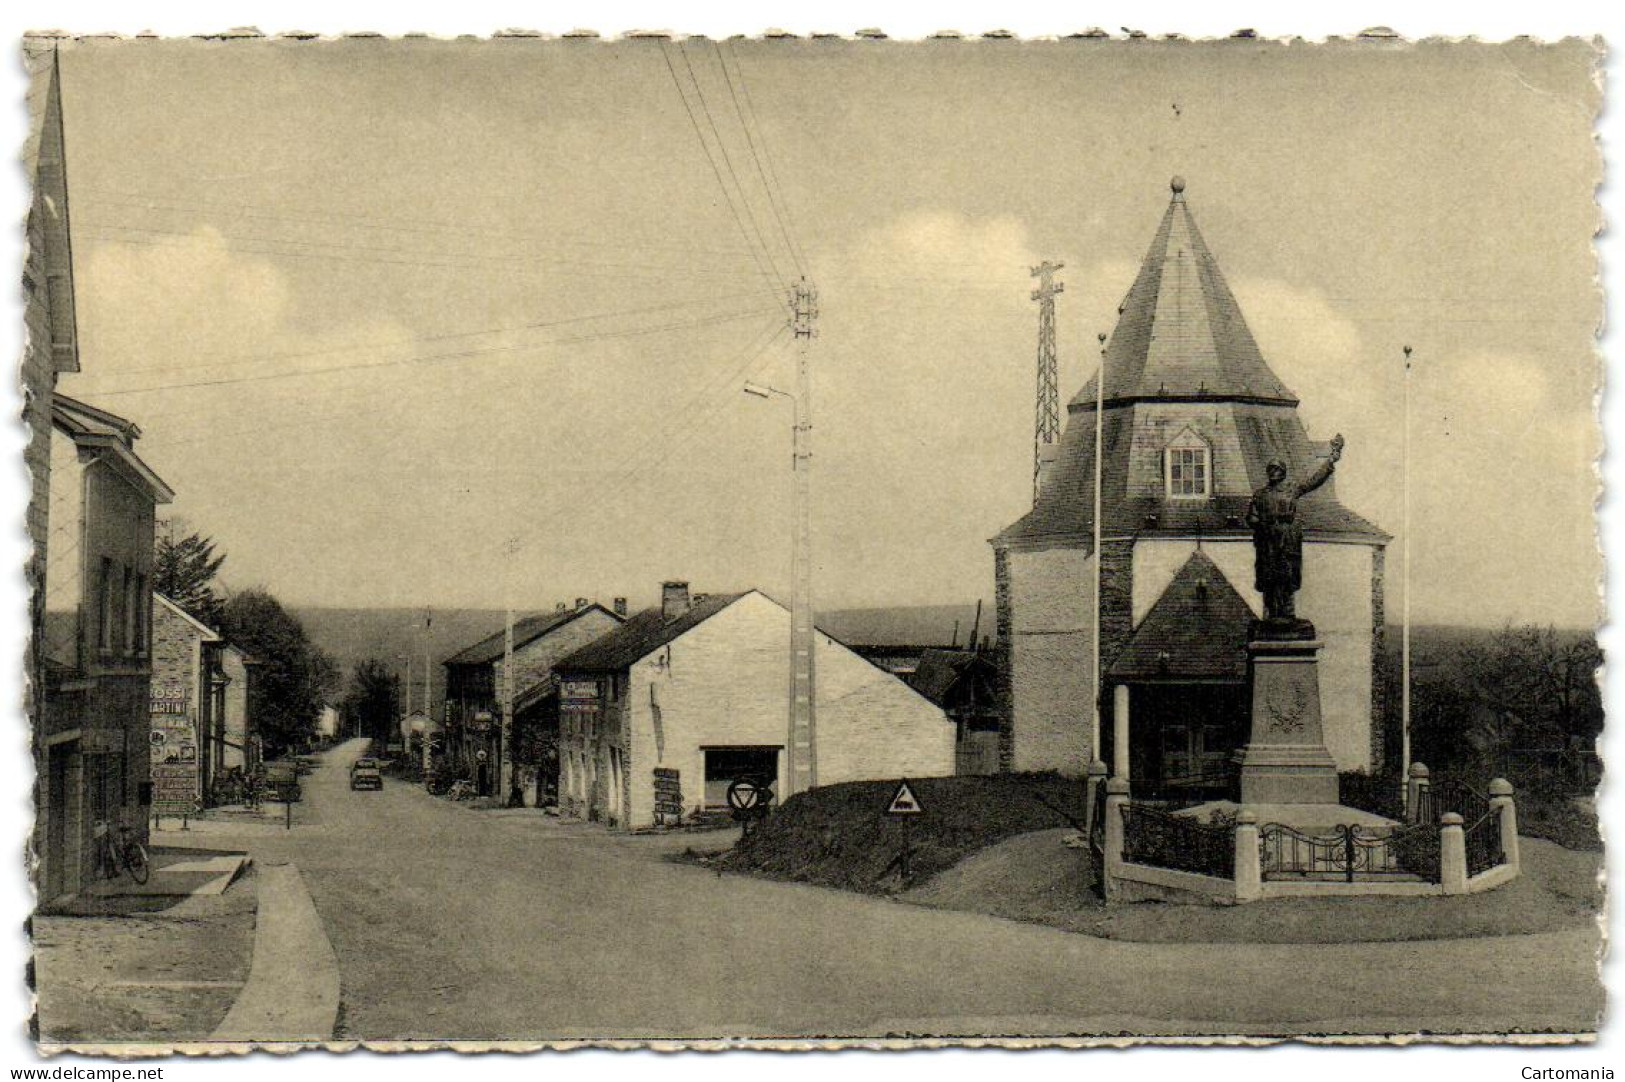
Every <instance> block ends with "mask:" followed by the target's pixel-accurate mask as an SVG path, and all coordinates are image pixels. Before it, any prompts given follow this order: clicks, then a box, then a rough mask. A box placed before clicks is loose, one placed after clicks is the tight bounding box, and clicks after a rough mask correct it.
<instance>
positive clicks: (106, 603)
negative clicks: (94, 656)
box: [96, 556, 113, 651]
mask: <svg viewBox="0 0 1625 1082" xmlns="http://www.w3.org/2000/svg"><path fill="white" fill-rule="evenodd" d="M112 648H113V561H112V560H111V559H109V558H108V557H106V556H103V557H102V565H101V577H100V578H98V579H97V580H96V649H98V650H104V651H105V650H111V649H112Z"/></svg>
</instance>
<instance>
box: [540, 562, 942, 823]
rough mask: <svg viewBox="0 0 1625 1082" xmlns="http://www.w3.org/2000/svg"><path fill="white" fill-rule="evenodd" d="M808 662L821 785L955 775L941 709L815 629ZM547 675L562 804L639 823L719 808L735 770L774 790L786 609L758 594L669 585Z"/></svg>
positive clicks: (785, 668) (782, 718)
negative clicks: (554, 707) (652, 602)
mask: <svg viewBox="0 0 1625 1082" xmlns="http://www.w3.org/2000/svg"><path fill="white" fill-rule="evenodd" d="M813 659H814V666H815V671H816V673H817V679H816V684H815V695H816V703H815V705H816V708H817V755H818V780H819V783H820V784H825V785H827V784H831V783H834V782H842V781H858V780H864V779H875V778H897V777H903V776H908V777H931V776H939V775H946V774H951V773H953V770H954V730H953V726H952V725H951V724H949V722H948V720H947V718H946V717H945V716H944V715H943V712H942V711H941V709H939V708H938V707H936V706H935V705H933V704H932V703H931V702H930V701H929V700H927V699H925V698H924V697H923V696H921V695H920V694H919V693H918V692H916V691H915V690H914V689H912V688H910V687H909V686H908V685H907V684H905V683H904V682H903V681H902V680H900V679H898V678H897V677H896V676H893V675H892V674H890V673H888V672H886V671H885V670H883V669H881V668H879V667H878V666H876V665H873V664H871V663H870V662H868V661H866V660H864V659H863V658H862V657H859V656H858V655H857V654H855V653H853V652H852V651H851V650H850V649H848V648H847V647H845V646H843V645H842V644H841V643H839V642H837V641H836V640H834V639H833V638H831V637H830V636H829V635H828V634H826V633H824V632H823V631H822V629H820V630H819V632H818V634H817V635H816V641H815V645H814V648H813ZM554 672H555V673H556V674H557V676H558V680H559V696H560V702H559V713H560V722H559V794H560V806H561V807H562V808H563V809H565V810H566V811H567V812H568V813H570V814H573V815H578V816H583V817H585V818H588V819H592V820H597V821H601V822H604V823H606V824H608V825H610V826H614V827H622V828H640V827H647V826H651V825H656V824H663V823H672V822H675V821H676V820H677V819H679V818H682V817H683V816H685V815H693V814H696V813H699V812H703V811H705V810H706V809H721V808H725V807H726V806H727V793H728V786H729V784H730V783H732V782H733V781H735V780H737V779H739V778H745V777H751V778H768V779H772V780H774V781H775V782H776V785H775V786H774V788H775V791H776V792H781V793H782V792H783V791H784V784H785V769H786V763H785V756H784V754H783V752H784V747H785V738H786V733H787V730H788V727H789V709H788V703H787V696H788V694H789V688H790V612H789V610H788V609H786V608H785V607H784V606H783V605H780V604H779V603H778V602H777V601H774V600H773V599H772V598H770V597H768V596H767V595H766V594H764V593H762V592H761V591H759V590H747V591H745V592H744V593H737V594H716V595H711V596H701V597H694V596H691V595H690V593H689V589H688V584H687V583H685V582H667V583H665V584H664V586H663V587H662V593H661V603H660V605H658V606H656V607H654V608H650V609H648V610H646V611H644V612H641V613H638V614H637V615H636V616H633V617H632V618H631V619H629V620H627V621H626V623H625V624H623V625H622V626H621V627H619V628H617V629H616V630H614V631H612V632H610V633H609V634H607V635H605V636H603V637H602V638H600V639H598V640H597V641H596V642H594V643H592V644H591V645H588V646H585V647H583V648H582V649H580V650H578V651H576V652H575V653H573V654H571V655H569V656H568V657H565V658H563V659H561V660H560V661H559V662H558V663H557V664H555V665H554Z"/></svg>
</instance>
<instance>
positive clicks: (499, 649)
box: [442, 598, 626, 800]
mask: <svg viewBox="0 0 1625 1082" xmlns="http://www.w3.org/2000/svg"><path fill="white" fill-rule="evenodd" d="M625 615H626V601H625V599H624V598H616V600H615V610H614V611H612V610H610V609H606V608H604V607H603V606H602V605H599V604H596V603H592V602H589V601H588V600H587V599H586V598H577V599H576V603H575V604H574V605H573V606H571V605H563V604H561V605H559V607H558V608H557V609H555V610H554V611H553V612H549V613H540V614H537V615H534V616H527V617H525V618H524V619H522V620H519V621H516V622H515V624H514V628H513V660H514V689H513V693H514V733H513V746H514V748H515V750H516V756H515V761H516V765H517V766H518V767H519V768H520V773H521V775H522V776H528V777H529V782H528V783H526V782H525V781H524V780H523V777H522V780H521V783H520V787H521V789H530V788H531V787H532V786H533V785H536V784H538V779H540V788H539V789H538V791H537V797H538V798H540V799H544V800H545V799H546V797H547V796H548V795H549V793H550V792H553V791H556V777H557V771H556V766H554V768H553V769H552V770H550V771H543V770H540V768H541V767H542V766H543V765H544V760H546V759H548V758H549V757H548V755H547V749H548V748H550V747H555V746H556V745H557V734H558V701H559V700H558V687H557V682H556V681H555V680H554V678H553V665H554V663H555V662H556V661H558V659H559V658H562V657H564V656H565V655H566V654H569V653H571V652H572V651H574V650H576V649H578V648H580V647H582V646H585V645H586V644H587V643H589V642H592V641H593V640H594V639H597V638H598V637H599V636H601V635H603V634H605V633H606V632H609V631H612V630H614V629H615V628H616V627H618V626H620V623H621V621H622V620H623V619H625ZM506 639H507V630H506V628H504V629H503V630H501V631H498V632H496V633H495V634H493V635H489V636H487V637H486V638H484V639H481V640H480V641H479V642H477V643H475V644H474V645H472V646H468V647H465V648H464V649H462V650H459V651H458V652H457V653H455V654H453V655H452V656H451V657H449V658H447V659H446V660H445V661H444V662H443V663H442V664H443V665H444V666H445V669H446V714H445V717H446V731H447V742H446V754H447V755H448V756H450V757H451V758H452V761H453V763H454V764H455V766H456V768H457V769H458V770H459V772H461V773H464V774H466V776H468V777H469V778H471V779H473V781H474V785H475V790H476V792H478V793H479V794H480V795H481V796H490V795H494V794H495V793H496V790H497V785H498V780H499V779H500V778H501V776H502V766H501V763H502V748H501V743H502V692H503V682H502V670H503V656H504V653H505V651H506ZM541 775H548V776H546V777H542V776H541Z"/></svg>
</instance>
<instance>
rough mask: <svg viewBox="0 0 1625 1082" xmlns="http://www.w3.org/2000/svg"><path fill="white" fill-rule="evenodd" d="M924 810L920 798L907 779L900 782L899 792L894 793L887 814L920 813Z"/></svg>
mask: <svg viewBox="0 0 1625 1082" xmlns="http://www.w3.org/2000/svg"><path fill="white" fill-rule="evenodd" d="M924 810H925V809H924V808H923V807H921V806H920V798H919V797H917V796H915V795H914V790H913V789H911V788H909V785H908V782H907V781H906V780H905V781H902V782H900V783H898V786H897V792H895V793H893V794H892V798H891V803H890V804H888V805H887V806H886V814H887V815H919V814H920V813H921V812H923V811H924Z"/></svg>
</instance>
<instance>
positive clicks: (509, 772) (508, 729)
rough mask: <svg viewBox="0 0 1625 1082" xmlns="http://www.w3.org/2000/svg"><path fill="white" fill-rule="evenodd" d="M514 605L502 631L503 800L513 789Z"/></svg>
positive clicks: (500, 769)
mask: <svg viewBox="0 0 1625 1082" xmlns="http://www.w3.org/2000/svg"><path fill="white" fill-rule="evenodd" d="M513 685H514V678H513V606H512V605H509V606H508V620H507V625H506V626H505V627H504V629H503V632H502V734H501V739H500V740H499V741H498V742H497V762H498V763H499V764H500V766H499V767H498V769H497V791H498V793H499V794H500V797H501V799H502V800H503V801H506V800H507V799H508V794H509V793H511V792H512V791H513V783H514V780H513Z"/></svg>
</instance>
